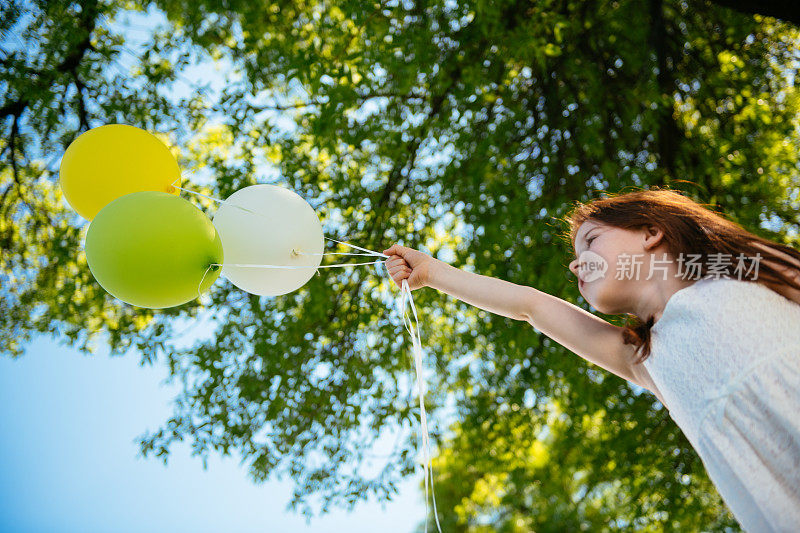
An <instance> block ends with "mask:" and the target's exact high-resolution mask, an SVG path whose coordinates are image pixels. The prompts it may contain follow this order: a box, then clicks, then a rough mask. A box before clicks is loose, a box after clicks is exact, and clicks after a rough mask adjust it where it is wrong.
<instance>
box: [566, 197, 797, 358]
mask: <svg viewBox="0 0 800 533" xmlns="http://www.w3.org/2000/svg"><path fill="white" fill-rule="evenodd" d="M589 219H592V220H594V221H597V222H599V223H602V224H606V225H609V226H615V227H618V228H623V229H630V230H634V229H638V228H642V227H645V226H647V225H653V226H657V227H659V228H661V230H662V231H663V232H664V241H663V242H664V244H665V245H666V247H667V253H669V254H670V255H671V256H672V258H677V257H679V255H680V254H681V253H683V254H698V255H699V257H700V259H701V264H700V265H699V270H700V277H703V276H705V275H706V274H707V270H708V269H707V265H706V262H707V261H706V259H707V257H708V256H709V255H710V254H717V253H721V254H726V255H727V256H728V257H731V258H736V257H738V256H739V254H740V253H741V254H744V256H745V257H747V258H755V257H756V254H760V255H761V260H760V261H759V263H758V275H757V276H756V279H752V278H750V277H748V276H741V279H742V281H752V282H757V283H761V284H762V285H765V286H767V287H769V288H770V289H772V290H776V287H780V286H782V285H786V286H790V287H794V288H795V289H798V290H800V269H798V266H797V264H793V263H792V262H791V260H790V259H787V258H784V257H781V256H780V255H778V254H776V253H775V252H773V251H772V250H777V251H779V252H783V253H785V254H787V255H789V256H791V257H793V258H796V259H797V260H798V262H799V264H800V251H797V250H795V249H794V248H792V247H790V246H787V245H785V244H780V243H776V242H773V241H770V240H767V239H764V238H762V237H759V236H757V235H754V234H753V233H751V232H749V231H747V230H746V229H744V228H743V227H742V226H740V225H739V224H737V223H735V222H733V221H731V220H728V219H727V218H725V217H724V215H723V214H721V213H717V212H715V211H714V210H713V206H711V205H710V204H700V203H698V202H695V201H694V200H692V199H691V198H688V197H686V196H684V195H683V194H682V193H680V192H678V191H675V190H670V189H668V188H661V187H654V188H651V189H649V190H639V191H633V192H628V193H620V194H610V195H607V196H604V197H603V198H599V199H595V200H592V201H590V202H588V203H582V202H576V205H575V206H574V207H573V209H572V210H571V211H570V212H569V213H568V214H567V215H566V216H565V217H564V220H566V222H567V224H568V226H569V230H568V232H567V234H566V235H564V236H563V237H564V238H565V240H568V242H569V243H570V244H571V245H572V249H573V250H574V249H575V236H576V234H577V232H578V228H579V227H580V225H581V224H583V223H584V222H585V221H586V220H589ZM759 244H760V245H761V246H757V245H759ZM732 263H733V264H731V265H730V267H728V268H727V269H726V268H725V267H724V265H720V264H717V265H715V266H716V267H719V268H715V272H719V273H720V277H729V278H737V276H736V275H735V274H734V270H733V269H734V267H735V266H736V265H735V261H732ZM737 279H738V278H737ZM776 292H778V291H776ZM628 316H629V318H628V320H627V322H626V324H625V326H624V328H623V331H622V335H623V340H624V342H625V344H633V345H634V346H636V353H637V361H636V362H639V363H640V362H642V361H644V360H645V359H647V357H648V356H649V355H650V328H651V327H652V325H653V323H654V321H655V317H654V316H653V315H650V316H649V317H647V319H645V320H641V319H640V318H639V317H636V316H634V315H628ZM631 317H632V318H631Z"/></svg>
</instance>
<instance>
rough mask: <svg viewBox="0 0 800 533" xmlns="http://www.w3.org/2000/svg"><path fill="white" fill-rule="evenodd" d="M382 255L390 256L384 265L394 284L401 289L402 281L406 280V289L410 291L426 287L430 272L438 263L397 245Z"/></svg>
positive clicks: (416, 251) (424, 254)
mask: <svg viewBox="0 0 800 533" xmlns="http://www.w3.org/2000/svg"><path fill="white" fill-rule="evenodd" d="M383 253H384V254H386V255H389V256H391V257H389V259H387V260H386V263H385V265H386V269H387V270H388V271H389V275H391V276H392V279H393V280H394V282H395V284H396V285H397V286H398V287H402V283H403V280H404V279H407V280H408V288H409V289H411V290H412V291H413V290H415V289H419V288H420V287H425V286H426V285H428V283H429V282H430V279H431V272H432V271H433V269H434V267H435V264H436V263H437V262H438V261H439V260H438V259H434V258H433V257H431V256H430V255H428V254H426V253H425V252H420V251H419V250H414V249H413V248H407V247H405V246H400V245H399V244H394V245H392V247H391V248H388V249H386V250H384V251H383Z"/></svg>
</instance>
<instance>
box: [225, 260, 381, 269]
mask: <svg viewBox="0 0 800 533" xmlns="http://www.w3.org/2000/svg"><path fill="white" fill-rule="evenodd" d="M385 262H386V261H370V262H369V263H337V264H335V265H316V266H315V265H291V266H290V265H250V264H240V263H225V264H222V263H211V265H210V266H220V267H222V266H224V267H251V268H332V267H350V266H358V265H377V264H378V263H385Z"/></svg>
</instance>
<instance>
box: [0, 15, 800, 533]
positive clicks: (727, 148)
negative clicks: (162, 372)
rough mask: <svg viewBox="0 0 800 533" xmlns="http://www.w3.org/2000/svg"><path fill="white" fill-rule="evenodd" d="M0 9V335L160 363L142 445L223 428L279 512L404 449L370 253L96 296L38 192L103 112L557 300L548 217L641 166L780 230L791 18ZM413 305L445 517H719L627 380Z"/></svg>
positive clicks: (475, 525)
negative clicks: (384, 440)
mask: <svg viewBox="0 0 800 533" xmlns="http://www.w3.org/2000/svg"><path fill="white" fill-rule="evenodd" d="M148 6H149V7H150V8H151V9H153V10H156V11H157V12H160V13H164V14H165V17H166V18H165V20H166V22H165V23H164V24H163V26H162V27H160V28H159V29H158V30H157V31H156V32H154V34H153V35H152V36H148V35H147V34H145V35H144V37H143V43H144V44H143V45H142V46H141V47H139V48H136V47H134V45H133V43H131V42H126V37H128V38H130V35H129V34H126V33H123V32H121V31H120V29H119V26H118V25H116V24H114V21H116V20H122V19H123V18H124V16H125V15H126V13H127V12H126V10H129V9H141V10H144V9H145V8H146V7H148ZM2 9H3V12H2V16H0V20H2V22H0V32H2V35H3V55H4V57H3V58H2V69H1V70H0V76H1V78H0V79H2V87H3V94H2V100H0V120H2V125H3V128H4V129H3V141H2V142H3V144H2V145H0V154H2V155H1V156H0V187H2V189H0V190H1V191H2V192H1V193H0V194H2V197H0V211H2V217H0V224H2V226H0V239H1V240H2V243H3V256H2V263H1V264H0V272H2V274H0V276H2V278H0V280H2V281H1V282H2V289H0V298H2V302H1V304H0V305H2V308H3V309H4V312H3V313H2V316H0V339H2V341H0V342H2V344H0V346H2V351H3V352H4V353H6V354H8V355H9V356H12V357H16V356H20V355H22V352H23V349H24V343H25V341H26V340H27V339H29V338H30V337H31V335H34V334H37V333H45V334H49V335H53V336H56V337H57V338H60V339H63V340H64V341H66V342H69V343H70V344H72V345H74V346H76V347H78V348H80V349H82V350H85V351H87V352H90V351H91V350H92V349H93V345H94V344H95V343H97V342H104V343H108V345H109V346H110V347H111V348H112V350H113V351H114V353H124V352H126V351H127V350H129V349H132V348H135V349H137V350H138V351H139V352H140V353H141V354H142V358H143V363H152V362H153V361H156V360H159V359H163V360H165V361H166V362H167V363H168V364H169V367H170V369H171V373H172V375H173V377H174V379H176V380H181V382H182V383H183V387H184V388H183V392H182V393H181V395H180V396H179V397H178V398H177V401H176V407H175V413H174V415H173V416H172V417H171V418H170V419H169V420H167V421H165V423H164V424H163V427H162V428H160V429H159V430H158V431H156V432H153V433H150V434H144V435H142V436H141V450H142V453H143V454H145V455H156V456H159V457H161V458H162V459H163V460H164V461H166V460H167V457H168V454H169V449H170V446H171V444H172V443H173V442H175V441H176V440H179V439H184V438H185V439H190V440H191V442H192V445H193V449H194V452H195V453H196V454H198V455H199V456H201V457H203V458H205V457H207V455H208V454H209V453H212V451H216V452H219V453H222V454H239V455H240V456H241V457H242V460H243V461H245V462H246V463H247V464H248V465H249V466H250V473H251V475H252V477H253V479H254V480H256V481H262V480H264V479H266V478H267V477H268V476H271V475H282V474H289V475H290V476H292V477H293V479H294V480H295V481H296V489H295V494H293V497H292V501H291V505H292V506H293V507H296V508H298V509H302V510H304V511H305V512H311V510H312V502H311V498H312V497H313V496H315V495H316V496H319V497H320V498H321V499H322V504H321V507H322V510H323V511H324V510H326V509H327V508H328V506H329V505H332V504H335V505H352V504H354V503H355V502H357V501H359V500H361V499H364V498H366V497H368V496H369V495H371V494H374V495H376V496H377V497H378V498H381V499H386V498H391V496H392V494H393V493H394V491H395V483H396V482H397V480H398V479H400V478H401V477H402V476H405V475H408V474H410V473H411V472H413V471H414V470H415V466H418V465H415V462H414V457H415V455H416V452H417V450H419V440H418V439H417V438H415V434H414V431H413V430H412V429H409V428H414V427H415V420H416V419H417V418H418V410H417V409H415V408H414V405H415V401H416V397H415V393H414V392H413V390H412V387H411V386H410V384H409V383H408V382H407V378H408V377H410V375H411V372H412V371H413V369H412V365H411V361H410V353H409V350H408V347H407V344H406V339H405V338H404V337H403V335H402V334H403V329H402V323H401V322H400V319H399V317H397V316H396V314H395V313H394V312H393V311H392V310H391V307H390V306H391V303H392V299H393V298H394V297H395V296H396V293H395V292H393V289H392V286H391V285H390V284H389V283H388V280H387V278H386V277H385V276H381V275H379V274H380V273H376V272H374V271H372V270H369V269H363V270H358V269H347V270H344V271H341V272H330V270H332V269H327V270H328V272H326V273H325V275H324V276H322V275H320V276H314V277H313V278H312V279H311V280H310V281H309V282H308V284H307V285H306V286H304V287H303V288H302V289H300V290H298V291H296V292H294V293H292V294H288V295H285V296H282V297H277V298H259V297H256V296H253V295H249V294H247V293H244V292H242V291H239V290H238V289H236V288H235V287H233V286H232V285H231V284H229V283H227V282H224V281H222V280H221V281H220V282H218V283H217V284H216V285H215V286H214V288H213V290H212V291H211V292H210V293H209V294H208V295H207V296H204V297H203V298H201V299H199V300H197V301H194V302H191V303H189V304H186V305H184V306H180V307H178V308H172V309H165V310H159V311H152V310H145V309H139V308H132V307H130V306H126V305H124V304H121V303H120V302H119V301H117V300H115V299H114V298H112V297H111V296H110V295H108V294H106V293H105V292H104V291H103V290H102V289H101V288H100V287H99V285H97V283H96V282H95V281H94V279H93V278H92V276H91V273H90V272H89V270H88V268H87V266H86V261H85V256H84V255H83V253H82V252H81V251H80V250H81V240H82V238H83V236H84V235H85V231H86V229H87V226H88V225H87V224H86V223H85V221H83V220H81V219H79V218H78V217H77V215H75V214H73V213H72V212H71V211H70V210H69V208H68V207H67V206H65V205H64V203H63V201H62V198H61V195H60V191H59V189H58V187H57V164H58V161H59V159H60V156H61V155H62V154H63V151H64V149H65V148H66V146H67V145H68V144H69V142H71V141H72V140H73V139H74V138H75V137H76V136H77V135H78V134H79V133H80V132H82V131H85V130H86V129H88V128H90V127H95V126H99V125H101V124H105V123H109V122H123V123H128V124H132V125H136V126H139V127H143V128H146V129H148V130H150V131H156V132H159V133H160V134H161V135H162V136H163V138H164V139H165V140H167V141H168V142H169V143H170V144H171V146H172V147H173V149H174V151H175V153H176V155H177V156H178V158H179V161H180V163H181V165H182V167H183V168H187V169H189V168H192V169H199V170H197V171H196V172H195V173H194V174H192V175H191V176H190V177H191V182H190V184H189V187H190V188H193V189H195V190H199V191H200V192H203V193H205V194H209V195H213V196H216V197H223V198H224V197H226V196H227V195H229V194H231V193H232V192H233V191H235V190H237V189H239V188H242V187H244V186H247V185H251V184H254V183H257V182H259V183H260V182H265V181H269V182H275V183H277V184H280V185H283V186H286V187H289V188H292V189H293V190H295V191H297V192H299V193H301V194H302V195H303V196H304V197H305V198H307V199H308V200H309V201H310V202H311V203H312V205H313V206H314V207H315V208H316V209H317V212H318V214H319V215H320V218H321V219H322V220H323V221H326V223H325V230H326V235H327V236H329V237H331V238H335V239H338V240H347V241H350V242H354V243H357V244H359V245H361V246H365V247H368V248H371V249H383V248H382V247H388V245H390V244H391V243H393V242H397V241H398V240H400V241H402V243H403V244H405V245H408V246H414V247H421V246H426V247H427V248H428V249H429V250H430V251H431V252H432V253H433V254H435V255H437V256H439V257H441V258H442V259H445V260H447V261H448V262H451V263H452V264H454V265H456V266H459V267H463V268H467V269H471V270H474V271H477V272H480V273H482V274H485V275H490V276H496V277H501V278H503V279H507V280H509V281H512V282H515V283H520V284H525V285H531V286H535V287H536V288H538V289H540V290H543V291H545V292H548V293H551V294H555V295H558V296H560V297H562V298H566V299H569V300H572V301H575V302H577V303H578V304H579V305H583V306H584V307H587V308H588V306H587V304H586V302H584V301H583V300H582V299H581V298H580V296H579V293H578V292H577V290H576V287H575V284H574V280H573V279H571V275H570V273H569V271H568V269H567V264H568V262H569V256H570V255H571V253H572V250H571V249H570V247H569V246H566V245H565V244H564V243H563V242H562V240H561V239H560V235H561V231H562V230H563V229H564V228H563V227H560V226H559V224H558V222H559V219H560V217H561V216H562V215H563V214H564V213H565V212H566V210H567V209H568V208H569V206H570V203H571V202H573V201H575V200H587V199H590V198H593V197H596V196H598V195H599V194H601V193H602V191H603V190H608V191H620V190H622V189H623V188H625V187H629V186H636V187H647V186H650V185H670V186H673V187H675V188H678V189H683V190H685V191H686V192H687V193H688V194H690V195H692V196H694V197H695V198H697V199H698V200H700V201H702V202H704V203H712V204H715V205H717V206H718V207H719V208H720V209H721V210H723V211H725V212H727V213H730V214H731V215H732V216H733V218H734V219H735V220H736V221H737V222H739V223H741V224H743V225H744V226H746V227H748V228H750V229H752V230H753V231H755V232H756V233H759V234H761V235H763V236H765V237H767V238H771V239H774V240H778V241H781V242H785V243H787V244H795V245H797V239H798V237H797V225H798V222H800V220H799V219H798V215H797V204H796V202H797V200H796V198H797V193H798V187H797V178H798V170H797V169H798V160H797V157H798V156H797V154H798V150H797V147H798V133H797V119H796V117H797V116H798V107H800V100H799V99H798V94H797V92H796V90H795V89H794V86H793V82H792V76H794V75H795V74H796V69H797V66H796V63H793V62H792V60H791V59H792V57H793V54H796V53H797V46H796V43H797V42H798V34H797V30H796V28H794V27H792V26H789V25H787V24H785V23H782V22H780V21H776V20H773V19H768V18H763V17H761V16H758V15H756V16H752V17H751V16H745V15H742V14H740V13H737V12H733V11H730V10H728V9H724V8H720V7H717V6H715V5H713V4H711V3H708V2H694V3H692V4H691V6H689V5H688V4H687V3H686V2H682V1H677V0H676V1H670V2H663V3H661V2H648V3H642V2H635V1H612V2H608V1H575V0H563V1H560V2H555V1H543V2H542V1H540V2H530V1H516V2H513V1H502V2H495V1H492V2H488V1H484V0H475V1H472V2H457V3H456V2H424V1H416V2H399V1H394V2H388V3H381V4H378V3H366V2H361V1H356V0H350V1H347V0H342V1H339V2H329V1H323V2H314V3H310V2H309V3H307V2H290V1H283V2H253V1H252V0H229V1H228V2H225V3H217V2H211V1H208V0H205V1H200V2H185V1H181V0H159V1H157V2H153V3H148V4H143V5H139V6H132V5H131V4H130V3H122V2H117V1H111V0H108V1H103V2H97V1H82V2H72V3H63V4H62V3H50V2H41V3H39V4H34V5H30V4H27V3H21V2H12V3H11V4H9V5H8V6H6V7H3V8H2ZM16 38H19V39H20V41H21V42H16V41H15V39H16ZM131 61H134V63H133V65H132V66H131V68H130V69H127V65H128V63H130V62H131ZM211 63H217V64H221V65H227V69H228V70H227V71H226V76H227V78H226V80H227V82H228V83H227V84H226V85H225V86H224V87H223V88H222V90H221V91H220V92H219V93H218V94H216V93H215V92H214V91H213V90H212V88H211V87H210V86H208V85H205V84H204V83H203V81H204V80H203V79H202V78H201V75H202V72H203V70H202V69H198V68H195V66H196V65H201V66H202V65H209V64H211ZM193 77H197V78H198V79H193ZM187 87H188V88H187ZM287 121H288V122H289V124H288V125H287ZM204 178H211V179H210V180H209V181H208V182H206V181H204ZM192 201H195V202H197V204H198V205H200V206H201V207H202V208H204V209H207V210H209V212H211V211H212V210H213V208H214V206H213V205H212V204H211V202H209V201H207V200H204V199H199V200H198V199H197V198H192ZM764 221H769V222H770V226H769V227H762V222H764ZM337 251H339V250H337ZM340 251H349V250H346V249H342V250H340ZM415 301H416V303H417V306H418V309H420V310H421V312H422V314H423V316H424V321H423V324H422V328H423V329H422V335H423V341H424V343H425V346H426V356H427V358H428V359H427V361H426V364H427V365H429V367H430V368H431V369H432V370H435V372H433V373H432V375H431V376H429V379H432V381H430V382H429V383H428V394H427V397H426V401H427V402H428V405H427V407H428V410H429V411H431V412H432V416H437V413H441V412H442V410H441V409H439V408H440V407H441V406H443V405H445V403H446V402H447V401H451V402H453V403H454V404H455V405H456V409H457V413H458V416H457V420H456V421H455V422H454V423H453V424H452V426H451V427H446V426H445V423H446V422H447V421H446V420H445V419H444V418H441V417H442V415H441V414H439V415H438V416H439V417H440V420H439V422H440V424H441V426H440V425H437V424H436V423H433V424H432V425H431V427H432V430H433V434H432V437H433V438H434V441H435V442H437V443H439V444H440V446H441V454H440V455H439V456H438V457H437V458H436V463H435V465H436V468H435V469H434V472H433V476H434V481H435V483H437V484H436V489H437V492H436V494H437V496H438V498H437V504H438V506H439V510H440V518H442V519H445V520H449V522H447V523H448V524H450V525H453V527H454V528H460V529H463V530H469V531H478V530H480V528H481V527H483V528H485V529H491V530H508V531H512V530H514V528H516V529H518V530H519V529H523V530H524V529H526V528H537V529H543V530H564V529H570V528H574V529H578V528H585V527H592V526H594V527H592V528H593V529H594V528H598V526H601V524H602V525H606V527H607V528H609V529H630V528H632V527H636V528H640V529H659V528H665V527H675V528H680V529H691V528H693V527H702V528H708V527H717V526H719V527H723V526H726V525H727V526H734V525H735V522H734V521H733V519H732V518H731V516H730V515H729V514H728V513H727V511H726V509H725V508H724V506H723V505H722V503H721V501H720V499H719V497H718V495H717V494H716V492H715V491H714V490H713V488H712V486H711V484H710V482H709V481H708V479H707V477H706V475H705V472H704V470H703V468H702V464H701V463H700V460H699V458H698V457H697V455H696V454H695V453H694V451H693V450H692V449H691V447H690V446H689V445H688V443H687V442H686V440H685V439H684V437H683V435H682V434H681V432H680V431H679V429H678V428H677V427H676V426H675V425H674V424H673V423H672V421H671V419H669V418H668V416H667V413H666V411H665V409H664V408H663V406H661V405H660V404H659V403H658V402H657V401H656V400H655V398H653V397H652V396H651V395H650V394H648V393H646V392H643V391H642V390H641V389H637V388H636V387H635V386H633V385H631V384H629V383H627V382H625V381H624V380H621V379H619V378H617V377H615V376H613V375H610V374H608V373H605V372H603V371H601V370H599V369H596V368H594V367H593V366H591V365H589V364H587V363H585V362H584V361H582V360H581V359H579V358H577V357H576V356H575V355H574V354H572V353H570V352H569V351H567V350H565V349H564V348H563V347H561V346H559V345H557V344H556V343H554V342H551V341H550V340H549V339H547V338H546V337H544V336H542V335H541V334H539V333H538V332H536V331H535V330H533V328H530V327H528V326H525V325H522V326H521V325H520V324H519V323H514V322H512V321H510V320H508V319H505V318H503V317H499V316H494V315H490V314H487V313H485V312H483V311H480V310H477V309H475V308H471V307H469V306H467V305H465V304H462V303H460V302H457V301H453V300H451V299H448V298H446V297H444V296H443V295H441V294H439V293H436V292H435V291H431V290H427V289H423V290H421V291H418V294H415ZM200 317H206V318H208V319H209V320H211V321H212V323H213V324H214V327H215V328H216V329H215V330H214V331H213V333H212V335H211V336H210V338H209V339H207V340H205V341H202V342H199V343H197V344H196V345H193V346H190V347H183V346H181V345H180V343H179V342H178V339H177V335H178V333H179V332H180V328H181V327H182V325H184V324H186V323H187V321H192V320H197V319H199V318H200ZM604 318H607V319H608V320H610V321H612V322H616V323H618V324H619V323H621V320H622V317H604ZM553 413H557V416H555V415H553ZM381 429H386V430H387V431H394V432H396V433H397V434H399V435H400V437H401V440H400V441H399V444H398V449H397V450H396V452H395V453H394V454H392V455H391V456H390V457H389V458H388V461H387V462H386V464H385V465H384V467H383V468H382V469H381V470H380V472H379V474H378V475H376V476H368V475H363V473H362V471H361V470H360V469H359V467H361V466H363V465H364V464H365V462H366V461H367V460H368V459H369V453H370V446H371V445H372V443H373V442H374V440H375V438H376V437H377V435H378V432H379V431H380V430H381ZM492 452H494V454H493V453H492ZM611 520H616V522H611ZM481 524H483V526H481Z"/></svg>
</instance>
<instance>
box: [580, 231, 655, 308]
mask: <svg viewBox="0 0 800 533" xmlns="http://www.w3.org/2000/svg"><path fill="white" fill-rule="evenodd" d="M660 235H661V232H660V230H658V229H655V228H650V229H647V230H645V229H641V230H636V231H633V230H627V229H622V228H617V227H615V226H609V225H605V224H603V223H600V222H597V221H594V220H591V219H590V220H586V221H585V222H583V224H581V225H580V227H579V228H578V232H577V234H576V238H575V256H576V257H577V259H574V260H573V261H572V262H571V263H570V264H569V269H570V270H571V271H572V272H573V273H574V274H575V275H576V276H577V277H578V290H579V291H580V293H581V295H582V296H583V297H584V299H585V300H586V301H587V302H588V303H589V304H590V305H591V306H592V307H594V308H595V309H597V310H598V311H600V312H601V313H605V314H623V313H631V312H632V302H634V301H636V295H637V294H638V293H640V291H641V289H642V286H643V285H642V284H644V283H648V282H647V281H646V280H645V278H646V277H647V273H648V269H649V265H650V255H651V254H652V253H654V252H656V251H659V250H657V249H655V248H654V245H655V244H657V241H658V240H660V239H659V238H658V237H660ZM657 256H658V257H661V256H660V254H657ZM631 263H640V264H641V266H640V267H639V271H638V273H637V271H636V268H635V267H633V268H631V266H630V265H631ZM623 273H624V275H622V274H623ZM656 275H658V274H656Z"/></svg>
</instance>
